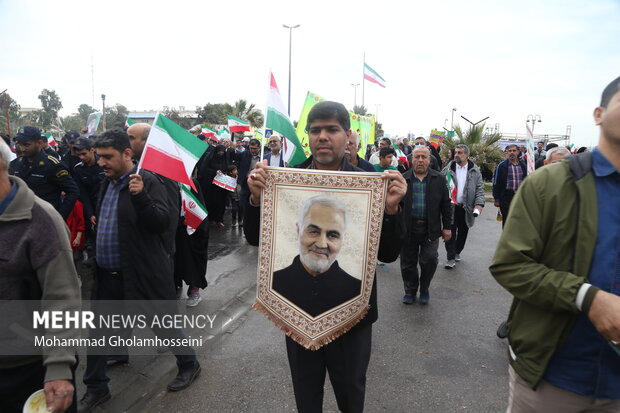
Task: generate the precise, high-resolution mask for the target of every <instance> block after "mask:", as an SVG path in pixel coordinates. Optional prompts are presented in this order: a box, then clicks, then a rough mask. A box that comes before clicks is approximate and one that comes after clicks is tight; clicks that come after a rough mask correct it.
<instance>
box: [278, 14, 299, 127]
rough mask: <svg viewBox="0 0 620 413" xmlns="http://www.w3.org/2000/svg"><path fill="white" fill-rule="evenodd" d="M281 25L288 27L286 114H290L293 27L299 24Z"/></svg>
mask: <svg viewBox="0 0 620 413" xmlns="http://www.w3.org/2000/svg"><path fill="white" fill-rule="evenodd" d="M282 27H284V28H286V29H288V115H289V116H291V52H292V50H293V29H296V28H298V27H299V25H298V24H296V25H295V26H287V25H286V24H283V25H282Z"/></svg>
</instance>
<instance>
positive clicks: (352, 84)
mask: <svg viewBox="0 0 620 413" xmlns="http://www.w3.org/2000/svg"><path fill="white" fill-rule="evenodd" d="M359 85H360V84H359V83H351V86H353V107H356V106H357V87H358V86H359Z"/></svg>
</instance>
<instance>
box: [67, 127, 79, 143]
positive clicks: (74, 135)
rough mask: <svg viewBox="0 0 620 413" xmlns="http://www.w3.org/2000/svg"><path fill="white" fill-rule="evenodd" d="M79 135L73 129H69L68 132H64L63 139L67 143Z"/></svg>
mask: <svg viewBox="0 0 620 413" xmlns="http://www.w3.org/2000/svg"><path fill="white" fill-rule="evenodd" d="M79 137H80V134H79V133H78V131H76V130H75V129H71V130H70V131H69V132H67V133H65V136H64V138H65V140H66V141H67V142H68V143H75V141H76V139H77V138H79Z"/></svg>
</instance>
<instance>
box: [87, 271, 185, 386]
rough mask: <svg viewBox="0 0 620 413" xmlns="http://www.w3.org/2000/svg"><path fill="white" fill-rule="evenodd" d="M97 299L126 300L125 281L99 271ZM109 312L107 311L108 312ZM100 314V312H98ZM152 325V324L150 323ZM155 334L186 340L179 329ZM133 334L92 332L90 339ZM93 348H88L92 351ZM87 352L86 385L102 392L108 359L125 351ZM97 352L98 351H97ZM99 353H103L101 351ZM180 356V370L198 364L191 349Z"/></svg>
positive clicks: (163, 330) (178, 358)
mask: <svg viewBox="0 0 620 413" xmlns="http://www.w3.org/2000/svg"><path fill="white" fill-rule="evenodd" d="M96 285H97V293H96V294H97V295H96V297H97V299H98V300H119V301H122V300H124V299H125V296H124V289H123V280H122V279H119V278H112V277H110V276H109V275H108V274H105V273H104V272H103V271H101V270H99V269H97V280H96ZM106 311H107V310H106ZM123 311H124V310H123V309H122V308H119V309H117V310H115V312H116V313H122V312H123ZM96 312H98V311H96ZM149 324H150V322H149ZM153 331H154V333H155V334H156V335H157V336H162V337H165V338H180V339H183V338H185V335H184V333H183V332H182V331H181V330H178V329H164V328H162V329H159V328H153ZM130 333H131V329H129V328H124V329H117V330H105V331H104V330H101V329H97V330H91V331H90V337H91V338H99V337H101V336H102V335H104V336H105V335H106V334H107V335H109V334H114V335H119V336H121V337H123V338H127V337H129V335H130ZM90 349H91V347H89V348H88V350H90ZM88 350H87V355H86V371H85V372H84V378H83V381H84V384H86V386H87V388H88V390H89V391H94V392H101V391H104V390H106V389H107V388H108V382H109V381H110V378H109V377H108V375H107V358H108V356H110V355H125V354H126V351H125V350H126V349H125V350H118V349H117V350H116V353H125V354H91V352H90V351H88ZM95 351H97V349H95ZM98 352H101V350H99V351H98ZM178 352H179V354H175V357H176V359H177V366H178V367H179V369H185V368H191V367H193V366H194V365H195V363H196V362H197V360H196V354H195V352H194V350H193V349H192V348H191V347H187V348H179V349H178Z"/></svg>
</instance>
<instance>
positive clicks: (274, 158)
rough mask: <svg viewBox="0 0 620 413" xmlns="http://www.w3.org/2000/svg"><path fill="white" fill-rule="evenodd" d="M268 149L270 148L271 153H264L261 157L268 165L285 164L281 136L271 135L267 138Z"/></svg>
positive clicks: (281, 165)
mask: <svg viewBox="0 0 620 413" xmlns="http://www.w3.org/2000/svg"><path fill="white" fill-rule="evenodd" d="M269 149H271V153H266V154H265V155H264V156H263V159H264V160H266V161H267V164H268V165H269V166H280V167H283V166H285V165H284V157H283V156H282V138H280V136H278V135H271V137H270V138H269ZM286 166H288V165H286Z"/></svg>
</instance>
